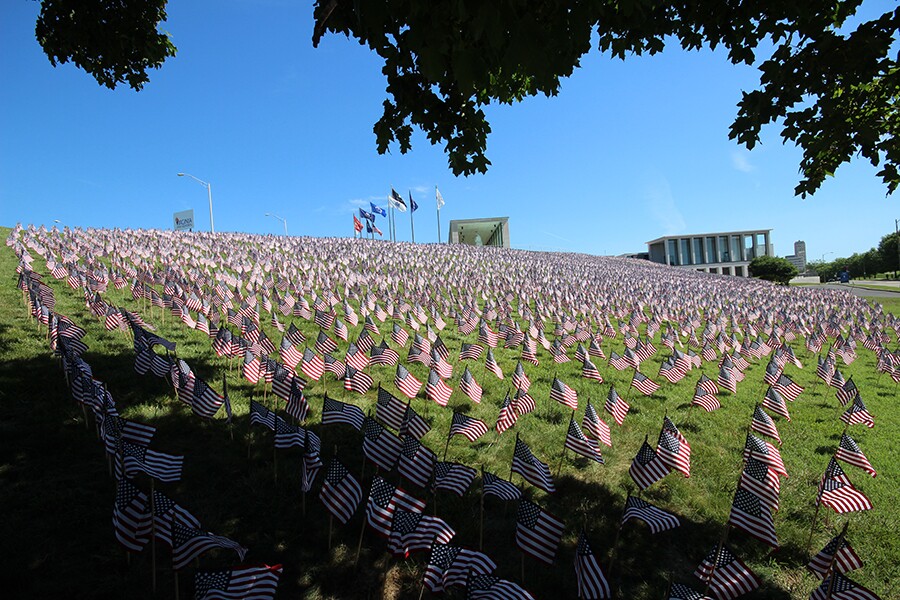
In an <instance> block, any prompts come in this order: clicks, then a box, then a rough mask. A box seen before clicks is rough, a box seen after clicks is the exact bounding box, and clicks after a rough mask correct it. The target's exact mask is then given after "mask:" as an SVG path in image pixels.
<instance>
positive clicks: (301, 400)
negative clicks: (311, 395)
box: [285, 378, 309, 423]
mask: <svg viewBox="0 0 900 600" xmlns="http://www.w3.org/2000/svg"><path fill="white" fill-rule="evenodd" d="M285 411H286V412H287V414H289V415H291V416H292V417H294V418H295V419H297V420H298V421H300V422H301V423H302V422H303V421H305V420H306V415H307V413H308V412H309V403H308V402H307V401H306V397H304V396H303V390H301V389H299V387H298V386H297V379H296V378H295V379H293V380H292V381H291V395H290V397H289V398H288V399H287V405H286V406H285Z"/></svg>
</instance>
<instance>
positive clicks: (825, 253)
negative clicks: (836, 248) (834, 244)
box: [822, 252, 834, 262]
mask: <svg viewBox="0 0 900 600" xmlns="http://www.w3.org/2000/svg"><path fill="white" fill-rule="evenodd" d="M828 254H834V252H823V253H822V262H825V256H826V255H828Z"/></svg>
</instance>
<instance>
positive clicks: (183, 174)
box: [178, 173, 216, 233]
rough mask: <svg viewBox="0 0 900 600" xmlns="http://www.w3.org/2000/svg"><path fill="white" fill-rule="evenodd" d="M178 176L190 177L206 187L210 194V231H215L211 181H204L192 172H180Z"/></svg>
mask: <svg viewBox="0 0 900 600" xmlns="http://www.w3.org/2000/svg"><path fill="white" fill-rule="evenodd" d="M178 176H179V177H190V178H191V179H193V180H194V181H196V182H197V183H199V184H200V185H202V186H204V187H205V188H206V193H207V194H209V231H210V233H215V232H216V226H215V225H214V224H213V212H212V186H211V185H210V184H209V183H207V182H205V181H203V180H202V179H198V178H196V177H194V176H193V175H191V174H190V173H178Z"/></svg>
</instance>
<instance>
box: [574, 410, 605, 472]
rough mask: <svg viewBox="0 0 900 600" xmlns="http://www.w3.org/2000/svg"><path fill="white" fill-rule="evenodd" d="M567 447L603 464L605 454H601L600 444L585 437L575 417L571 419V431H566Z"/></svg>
mask: <svg viewBox="0 0 900 600" xmlns="http://www.w3.org/2000/svg"><path fill="white" fill-rule="evenodd" d="M565 447H566V448H568V449H569V450H572V451H573V452H574V453H575V454H579V455H581V456H584V457H585V458H589V459H591V460H593V461H596V462H598V463H600V464H601V465H602V464H603V462H604V461H603V456H601V454H600V445H599V444H598V443H597V442H596V441H594V440H590V439H588V438H587V437H585V435H584V433H583V432H582V431H581V428H580V427H579V426H578V423H577V422H576V421H575V419H574V418H571V419H569V431H568V432H567V433H566V442H565Z"/></svg>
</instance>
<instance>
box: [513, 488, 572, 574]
mask: <svg viewBox="0 0 900 600" xmlns="http://www.w3.org/2000/svg"><path fill="white" fill-rule="evenodd" d="M563 529H564V526H563V522H562V521H560V520H559V519H557V518H556V517H554V516H553V515H552V514H550V513H549V512H547V511H545V510H543V509H542V508H541V507H540V506H538V505H537V504H535V503H534V502H531V501H530V500H526V499H525V498H520V499H519V508H518V510H516V544H517V545H518V546H519V548H520V549H521V550H522V551H523V552H525V553H527V554H530V555H532V556H533V557H535V558H537V559H538V560H541V561H543V562H545V563H547V564H551V565H552V564H553V558H554V557H555V556H556V549H557V547H558V546H559V542H560V540H561V539H562V534H563Z"/></svg>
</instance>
